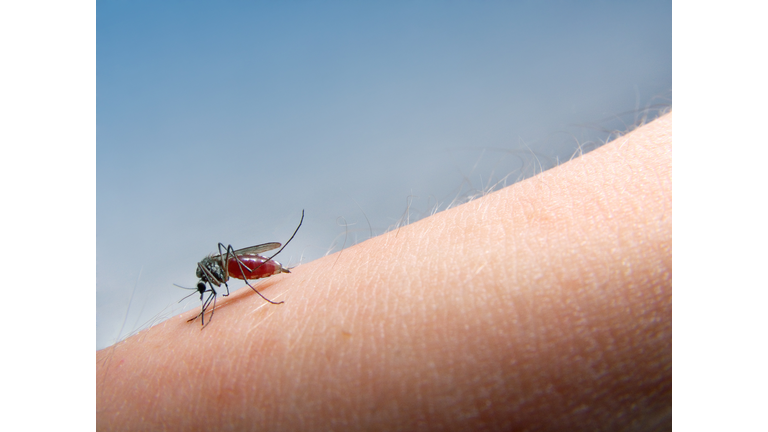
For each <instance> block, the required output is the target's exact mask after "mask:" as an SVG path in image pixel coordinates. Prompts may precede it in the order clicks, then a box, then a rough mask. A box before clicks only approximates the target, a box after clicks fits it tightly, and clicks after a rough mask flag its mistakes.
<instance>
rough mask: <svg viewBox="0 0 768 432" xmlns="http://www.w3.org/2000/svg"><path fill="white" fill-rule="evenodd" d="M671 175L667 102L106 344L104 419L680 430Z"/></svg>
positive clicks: (272, 426)
mask: <svg viewBox="0 0 768 432" xmlns="http://www.w3.org/2000/svg"><path fill="white" fill-rule="evenodd" d="M671 176H672V114H671V113H670V114H667V115H665V116H663V117H661V118H659V119H657V120H655V121H654V122H652V123H650V124H648V125H645V126H643V127H641V128H639V129H636V130H635V131H633V132H632V133H630V134H628V135H625V136H623V137H621V138H619V139H617V140H615V141H613V142H612V143H609V144H607V145H605V146H603V147H602V148H600V149H598V150H595V151H593V152H591V153H589V154H586V155H584V156H582V157H580V158H577V159H574V160H573V161H570V162H568V163H565V164H562V165H561V166H559V167H557V168H554V169H552V170H549V171H547V172H544V173H543V174H540V175H538V176H536V177H533V178H530V179H528V180H526V181H523V182H521V183H518V184H515V185H512V186H510V187H507V188H505V189H503V190H500V191H497V192H495V193H492V194H489V195H487V196H485V197H483V198H481V199H478V200H475V201H472V202H470V203H468V204H465V205H462V206H459V207H456V208H453V209H451V210H448V211H445V212H442V213H439V214H436V215H434V216H431V217H429V218H427V219H424V220H421V221H419V222H416V223H414V224H411V225H409V226H406V227H403V228H401V229H400V230H398V231H393V232H390V233H387V234H384V235H381V236H379V237H376V238H373V239H371V240H368V241H366V242H363V243H361V244H358V245H356V246H353V247H350V248H347V249H346V250H344V251H343V252H342V254H341V256H340V257H339V256H338V254H335V255H330V256H327V257H325V258H322V259H319V260H317V261H314V262H310V263H308V264H304V265H301V266H299V267H297V268H295V269H294V270H293V273H292V274H284V275H278V276H273V277H271V278H269V279H265V280H264V281H263V282H260V283H259V284H257V285H256V287H257V288H258V289H260V290H261V292H262V293H263V294H264V295H266V296H267V297H269V298H271V299H273V300H276V301H280V300H284V301H285V304H282V305H277V306H275V305H270V304H266V303H265V302H264V300H262V299H261V298H260V297H259V296H258V295H257V294H256V293H254V292H252V291H250V289H248V288H247V287H246V288H245V289H241V290H239V291H237V292H234V293H233V294H232V295H231V296H230V297H229V298H226V299H225V298H223V297H220V298H219V301H218V304H217V309H216V313H215V316H214V318H213V321H212V322H211V324H210V325H209V326H207V327H206V328H205V329H204V330H201V326H200V321H199V320H198V321H196V322H192V323H188V322H187V319H189V318H191V317H193V316H195V314H196V313H197V312H196V311H190V312H187V313H185V314H183V315H181V316H177V317H174V318H171V319H169V320H168V321H166V322H164V323H162V324H160V325H158V326H155V327H153V328H151V329H149V330H147V331H145V332H142V333H140V334H138V335H137V336H134V337H132V338H130V339H128V340H127V341H125V342H124V343H122V344H120V345H118V346H117V347H110V348H107V349H104V350H102V351H99V352H97V388H96V391H97V403H98V406H97V424H98V428H99V430H152V431H158V430H297V431H298V430H398V429H400V430H403V429H405V430H526V429H530V430H552V431H559V430H569V431H577V430H585V431H587V430H588V431H597V430H606V431H620V430H671V415H672V177H671ZM308 217H310V216H309V215H308ZM234 286H235V287H237V286H239V285H238V284H237V281H235V285H234Z"/></svg>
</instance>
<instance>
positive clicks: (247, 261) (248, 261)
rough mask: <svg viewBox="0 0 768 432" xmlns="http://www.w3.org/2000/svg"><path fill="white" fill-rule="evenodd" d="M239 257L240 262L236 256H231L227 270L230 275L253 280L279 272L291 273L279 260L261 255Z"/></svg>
mask: <svg viewBox="0 0 768 432" xmlns="http://www.w3.org/2000/svg"><path fill="white" fill-rule="evenodd" d="M239 259H240V262H239V263H238V262H237V261H238V260H236V259H235V258H230V259H229V261H228V262H227V270H228V271H229V276H230V277H233V278H237V279H248V280H251V279H260V278H265V277H269V276H272V275H276V274H278V273H289V272H288V270H287V269H284V268H283V265H282V264H280V263H279V262H277V261H274V260H269V261H267V259H266V258H265V257H263V256H260V255H241V256H239ZM265 261H266V262H265ZM243 276H245V277H243Z"/></svg>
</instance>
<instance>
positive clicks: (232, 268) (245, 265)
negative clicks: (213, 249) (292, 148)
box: [176, 210, 304, 326]
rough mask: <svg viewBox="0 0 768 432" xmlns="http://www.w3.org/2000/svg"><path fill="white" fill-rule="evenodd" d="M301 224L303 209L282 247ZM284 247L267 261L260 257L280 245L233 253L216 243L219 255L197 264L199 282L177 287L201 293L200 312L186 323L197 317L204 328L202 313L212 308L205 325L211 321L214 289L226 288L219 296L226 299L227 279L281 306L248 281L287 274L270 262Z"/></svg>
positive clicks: (245, 249)
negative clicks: (237, 282) (240, 282)
mask: <svg viewBox="0 0 768 432" xmlns="http://www.w3.org/2000/svg"><path fill="white" fill-rule="evenodd" d="M303 222H304V210H302V211H301V220H300V221H299V226H297V227H296V231H294V232H293V235H292V236H291V238H289V239H288V241H287V242H285V246H288V243H290V242H291V240H293V238H294V237H295V236H296V233H297V232H299V228H301V224H302V223H303ZM285 246H283V247H282V248H280V250H278V251H277V252H275V253H274V254H273V255H272V256H270V257H269V258H266V257H263V256H261V255H259V254H261V253H264V252H268V251H271V250H275V249H277V248H279V247H280V243H277V242H272V243H264V244H260V245H256V246H251V247H247V248H243V249H238V250H235V249H234V248H233V247H232V245H229V246H224V244H223V243H219V254H218V255H208V256H207V257H205V258H203V259H202V261H200V262H199V263H197V270H196V271H195V275H196V276H197V277H198V278H200V280H199V281H198V282H197V288H186V287H182V286H179V285H176V286H178V287H179V288H184V289H189V290H195V291H197V292H198V293H199V294H200V302H201V303H202V307H201V310H200V313H199V314H198V315H197V316H196V317H194V318H191V319H189V320H187V322H191V321H194V320H196V319H197V318H198V317H202V319H201V321H202V325H203V326H205V311H206V310H208V308H209V307H211V315H210V316H209V317H208V323H210V322H211V320H212V319H213V312H214V311H215V310H216V297H217V296H218V293H217V292H216V288H221V285H222V284H223V285H224V287H226V289H227V293H226V294H223V293H222V295H223V296H224V297H227V296H228V295H229V285H227V281H228V280H229V278H230V277H233V278H236V279H242V280H244V281H245V283H246V285H248V286H249V287H250V288H251V289H252V290H253V291H255V292H256V294H258V295H260V296H261V298H263V299H264V300H266V301H267V302H269V303H271V304H281V303H283V302H282V301H280V302H274V301H272V300H270V299H268V298H266V297H264V295H263V294H261V293H260V292H259V290H257V289H256V288H254V287H253V285H251V284H250V283H249V282H248V280H249V279H250V280H254V279H261V278H265V277H270V276H273V275H276V274H280V273H290V272H291V271H290V270H289V269H287V268H285V267H283V265H282V264H280V263H279V262H277V261H274V260H273V259H272V258H274V257H276V256H277V254H279V253H280V252H282V251H283V249H285ZM206 293H208V297H207V298H206V297H205V294H206ZM194 294H196V293H192V294H190V295H188V296H186V297H184V298H183V299H181V300H180V301H179V302H181V301H183V300H185V299H186V298H188V297H189V296H192V295H194Z"/></svg>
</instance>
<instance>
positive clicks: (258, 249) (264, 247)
mask: <svg viewBox="0 0 768 432" xmlns="http://www.w3.org/2000/svg"><path fill="white" fill-rule="evenodd" d="M279 247H280V243H277V242H272V243H264V244H260V245H256V246H251V247H247V248H242V249H238V250H236V251H235V255H237V256H242V255H257V254H260V253H262V252H266V251H271V250H273V249H277V248H279Z"/></svg>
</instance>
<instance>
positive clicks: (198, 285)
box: [197, 281, 205, 292]
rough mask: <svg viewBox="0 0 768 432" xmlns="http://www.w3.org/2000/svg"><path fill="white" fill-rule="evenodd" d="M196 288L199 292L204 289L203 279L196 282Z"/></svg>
mask: <svg viewBox="0 0 768 432" xmlns="http://www.w3.org/2000/svg"><path fill="white" fill-rule="evenodd" d="M197 290H198V291H200V292H203V291H205V283H203V281H200V282H198V283H197Z"/></svg>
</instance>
